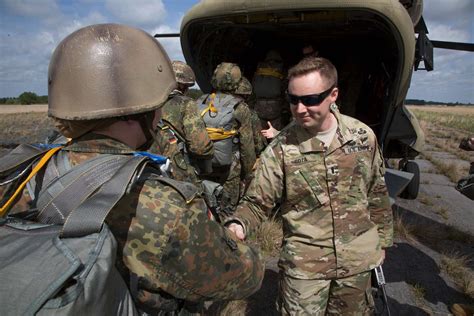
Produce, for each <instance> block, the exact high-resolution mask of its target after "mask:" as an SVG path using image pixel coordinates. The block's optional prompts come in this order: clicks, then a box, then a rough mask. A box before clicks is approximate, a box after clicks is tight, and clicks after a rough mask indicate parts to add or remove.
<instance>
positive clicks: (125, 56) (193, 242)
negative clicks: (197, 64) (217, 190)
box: [0, 24, 263, 315]
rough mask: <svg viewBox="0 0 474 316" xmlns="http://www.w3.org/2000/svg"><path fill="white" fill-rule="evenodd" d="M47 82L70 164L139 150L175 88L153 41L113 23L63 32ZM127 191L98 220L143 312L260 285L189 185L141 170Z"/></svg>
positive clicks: (258, 264)
mask: <svg viewBox="0 0 474 316" xmlns="http://www.w3.org/2000/svg"><path fill="white" fill-rule="evenodd" d="M104 51H105V52H108V53H107V54H103V52H104ZM137 74H139V76H137ZM48 78H49V91H48V92H49V94H48V95H49V115H50V116H52V117H53V118H55V120H56V121H57V123H58V127H59V130H60V131H61V133H62V134H63V135H65V136H67V137H69V138H72V140H71V141H70V143H68V144H67V145H66V147H64V148H63V149H61V151H63V152H65V155H66V157H67V160H68V162H69V163H70V164H71V165H72V166H76V165H79V164H81V163H83V162H84V161H85V160H88V159H90V158H92V157H96V156H97V155H101V154H103V153H107V154H116V155H126V154H133V153H134V152H135V150H137V148H143V149H144V148H146V147H147V144H148V145H149V144H151V141H153V134H154V132H155V131H154V127H156V124H157V122H158V120H159V118H160V108H161V106H162V105H163V104H164V103H165V101H166V100H167V99H168V95H169V94H170V92H171V91H172V90H173V89H174V87H175V84H176V83H175V79H174V75H173V71H172V67H171V63H170V60H169V58H168V56H167V55H166V52H165V50H164V49H163V48H162V47H161V45H160V44H159V43H158V42H157V41H156V40H155V39H154V38H153V37H151V36H150V35H149V34H147V33H145V32H143V31H141V30H138V29H134V28H131V27H128V26H124V25H118V24H99V25H92V26H89V27H85V28H83V29H80V30H78V31H76V32H74V33H72V34H71V35H69V36H68V37H67V38H66V39H64V40H63V41H62V42H61V43H60V44H59V46H58V48H57V49H56V51H55V52H54V54H53V57H52V59H51V63H50V66H49V76H48ZM144 92H145V93H144ZM36 181H37V183H41V181H42V180H41V177H37V178H36ZM127 192H128V193H126V194H125V195H124V196H123V197H122V199H121V200H120V201H119V202H118V203H117V205H115V207H114V208H113V209H112V211H111V212H110V214H109V216H108V217H107V218H106V222H107V223H108V225H109V227H110V229H111V231H112V232H113V234H114V236H115V238H116V240H117V242H118V247H117V249H118V254H117V261H116V265H117V268H118V270H119V271H120V273H121V275H122V276H123V278H124V280H125V281H126V283H127V284H128V285H129V287H130V292H131V294H132V296H133V298H134V301H135V304H136V307H137V309H138V311H139V312H140V313H141V314H142V315H147V314H151V315H165V314H166V315H178V314H186V313H191V312H199V308H198V306H200V305H201V303H202V302H204V301H208V300H229V299H239V298H243V297H245V296H248V295H250V294H252V293H253V292H255V291H256V290H257V289H258V288H259V287H260V284H261V281H262V278H263V264H262V261H261V256H260V254H259V253H258V252H256V251H254V250H253V249H252V248H250V247H248V246H246V245H244V244H242V243H241V242H236V241H235V240H234V239H232V237H231V235H230V233H229V232H228V231H227V230H226V229H225V228H223V227H222V226H221V225H219V224H218V223H216V222H213V221H210V220H208V218H207V215H206V206H205V204H204V202H203V200H202V199H200V198H199V197H198V196H197V195H196V189H195V188H194V186H193V185H191V184H186V183H183V182H179V181H175V180H171V179H169V178H164V177H162V176H159V175H158V174H156V169H154V168H146V169H145V170H143V171H142V172H141V175H140V177H139V178H138V179H137V180H136V181H135V182H134V183H133V184H131V188H130V190H129V191H127ZM0 193H1V192H0ZM1 196H2V197H3V193H2V195H1ZM20 200H21V201H20V202H19V203H17V204H16V205H15V206H14V207H13V209H11V212H16V211H18V209H19V210H25V208H23V209H22V208H21V207H19V208H18V206H19V205H25V204H26V203H27V202H28V200H31V199H30V198H29V196H28V195H27V194H26V193H25V195H24V196H23V197H22V198H21V199H20ZM22 201H23V202H22ZM25 201H26V202H25ZM15 208H18V209H15ZM134 314H136V313H134Z"/></svg>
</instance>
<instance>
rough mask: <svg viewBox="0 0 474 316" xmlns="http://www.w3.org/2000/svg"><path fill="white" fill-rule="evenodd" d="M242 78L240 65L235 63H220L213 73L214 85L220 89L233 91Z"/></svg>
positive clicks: (212, 82)
mask: <svg viewBox="0 0 474 316" xmlns="http://www.w3.org/2000/svg"><path fill="white" fill-rule="evenodd" d="M241 80H242V73H241V71H240V67H239V66H238V65H237V64H233V63H226V62H224V63H220V64H219V65H217V67H216V70H214V74H213V75H212V79H211V84H212V87H213V88H214V89H216V90H219V91H231V92H233V91H234V90H235V89H237V87H238V86H239V83H240V81H241Z"/></svg>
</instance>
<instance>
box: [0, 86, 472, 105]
mask: <svg viewBox="0 0 474 316" xmlns="http://www.w3.org/2000/svg"><path fill="white" fill-rule="evenodd" d="M202 93H203V92H202V91H201V90H199V89H189V90H188V92H187V93H186V94H187V95H188V96H189V97H191V98H193V99H197V98H199V97H200V96H201V95H202ZM0 104H48V96H47V95H37V94H36V93H34V92H23V93H22V94H20V95H19V96H18V97H16V98H15V97H11V98H0ZM405 104H409V105H447V106H456V105H474V104H472V103H459V102H437V101H426V100H419V99H406V100H405Z"/></svg>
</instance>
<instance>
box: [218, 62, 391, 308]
mask: <svg viewBox="0 0 474 316" xmlns="http://www.w3.org/2000/svg"><path fill="white" fill-rule="evenodd" d="M288 78H289V86H288V99H289V102H290V104H291V111H292V114H293V116H294V119H295V121H294V122H292V123H290V124H289V125H288V126H287V127H286V128H285V129H283V130H282V131H281V133H280V134H279V135H278V136H277V137H276V138H275V140H274V141H273V142H272V143H270V145H268V147H267V148H266V149H265V151H264V152H263V153H262V155H261V157H260V161H259V163H258V164H257V167H256V170H255V173H254V178H253V180H252V182H251V183H250V186H249V188H248V190H247V191H246V194H245V196H244V197H243V198H242V200H241V202H240V204H239V206H238V207H237V210H236V212H235V213H234V215H233V216H230V217H228V218H226V219H225V220H224V224H225V225H227V226H228V227H229V229H230V230H231V231H233V232H234V233H236V235H237V237H238V238H240V239H243V238H245V236H246V235H248V234H249V233H250V232H251V231H253V230H255V228H256V226H257V225H259V223H261V222H262V221H263V220H264V219H265V218H266V217H268V216H270V213H271V210H272V209H273V207H274V206H275V204H276V203H280V204H281V208H280V216H281V218H282V220H283V227H284V228H283V229H284V232H283V233H284V240H283V245H282V249H281V254H280V261H279V267H280V271H281V277H280V284H279V291H280V295H279V300H278V304H277V305H278V308H279V310H280V311H281V314H283V315H324V314H330V315H367V314H370V312H371V307H372V302H373V301H372V297H371V293H370V284H371V283H370V274H371V272H370V270H371V269H373V268H374V267H376V266H377V265H379V264H380V263H381V262H382V261H383V260H384V257H385V250H384V249H385V248H387V247H390V246H391V245H392V242H393V241H392V238H393V236H392V235H393V226H392V213H391V209H390V204H389V198H388V194H387V189H386V186H385V182H384V165H383V159H382V156H381V153H380V150H379V148H378V144H377V139H376V136H375V135H374V133H373V131H372V130H371V129H370V128H369V127H368V126H366V125H365V124H363V123H362V122H360V121H358V120H356V119H354V118H351V117H348V116H345V115H342V114H340V113H339V111H338V110H337V106H336V104H335V103H334V102H335V101H336V99H337V96H338V88H337V72H336V69H335V67H334V66H333V65H332V63H331V62H329V61H328V60H327V59H324V58H317V57H307V58H305V59H303V60H302V61H300V62H299V63H298V64H297V65H296V66H294V67H293V68H291V69H290V70H289V74H288Z"/></svg>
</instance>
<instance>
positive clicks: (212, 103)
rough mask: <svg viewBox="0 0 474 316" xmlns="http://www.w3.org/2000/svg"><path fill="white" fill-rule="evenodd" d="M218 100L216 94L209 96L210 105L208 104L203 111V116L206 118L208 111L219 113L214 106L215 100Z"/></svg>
mask: <svg viewBox="0 0 474 316" xmlns="http://www.w3.org/2000/svg"><path fill="white" fill-rule="evenodd" d="M215 98H216V94H215V93H211V95H210V96H209V103H208V104H207V107H206V108H205V109H204V110H202V112H201V116H204V115H205V114H206V113H207V112H208V111H210V112H212V113H217V112H218V111H217V109H216V107H215V106H214V99H215Z"/></svg>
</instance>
